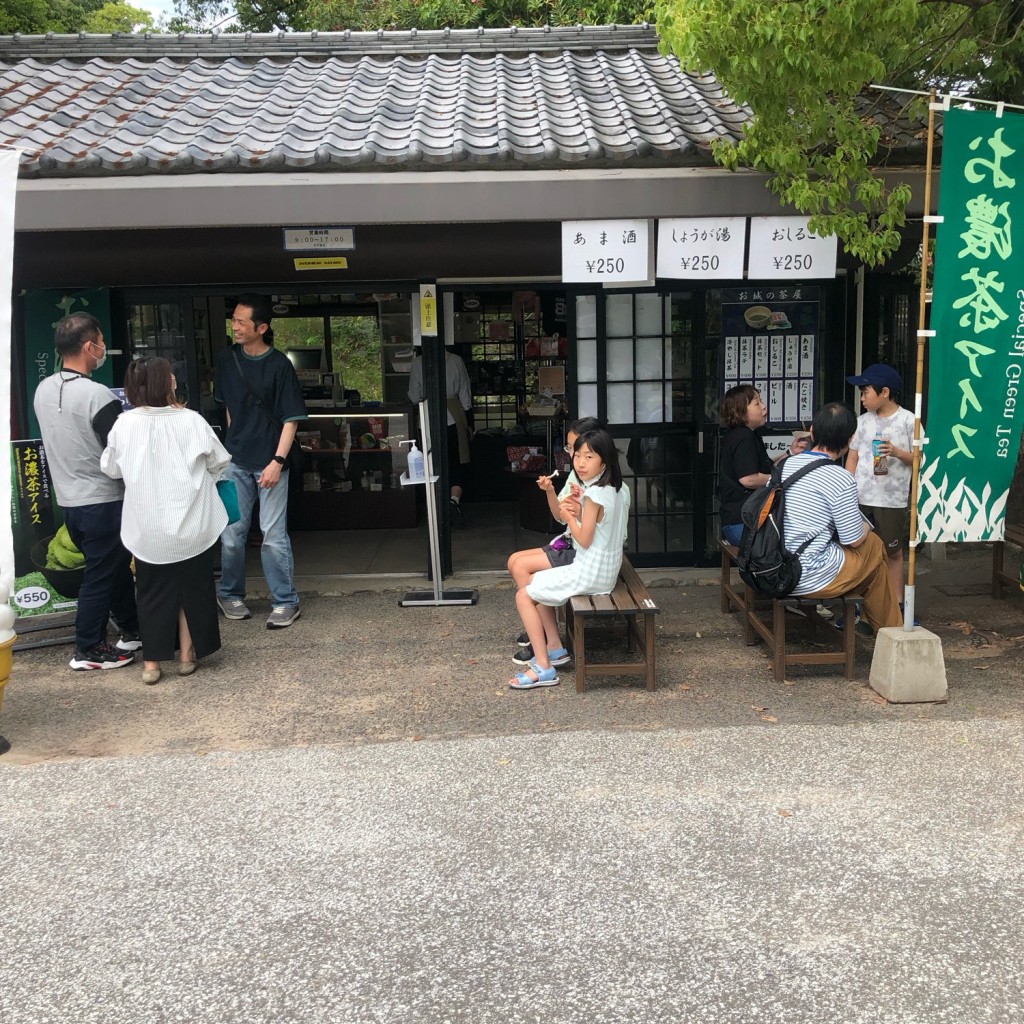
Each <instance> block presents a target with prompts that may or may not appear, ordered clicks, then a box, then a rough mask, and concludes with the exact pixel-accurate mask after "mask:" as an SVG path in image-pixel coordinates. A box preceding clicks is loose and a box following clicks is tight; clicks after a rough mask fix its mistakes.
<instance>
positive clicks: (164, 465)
mask: <svg viewBox="0 0 1024 1024" xmlns="http://www.w3.org/2000/svg"><path fill="white" fill-rule="evenodd" d="M230 461H231V456H230V455H228V453H227V450H226V449H225V448H224V446H223V445H222V444H221V443H220V441H218V440H217V435H216V434H214V432H213V430H212V428H211V427H210V425H209V423H207V422H206V420H204V419H203V417H202V416H200V415H199V414H198V413H196V412H192V411H190V410H189V409H175V408H171V407H169V406H168V407H165V408H148V407H147V408H142V409H132V410H131V411H130V412H126V413H124V414H123V415H121V416H119V417H118V418H117V422H116V423H115V424H114V426H113V428H112V429H111V431H110V436H109V437H108V438H107V447H106V449H105V450H104V452H103V455H102V457H101V459H100V466H101V468H102V469H103V472H104V473H106V474H107V476H110V477H113V478H114V479H115V480H116V479H122V480H124V514H123V516H122V519H121V540H122V542H123V543H124V546H125V547H126V548H127V549H128V550H129V551H130V552H131V553H132V554H133V555H136V556H137V557H138V558H141V559H142V561H144V562H149V563H150V564H152V565H167V564H168V563H170V562H181V561H184V560H185V559H186V558H194V557H195V556H196V555H198V554H200V553H201V552H203V551H205V550H206V549H207V548H209V547H210V546H211V545H213V543H214V542H215V541H216V540H217V538H218V537H219V536H220V535H221V532H222V531H223V529H224V527H225V526H227V524H228V514H227V512H226V511H225V509H224V503H223V502H222V501H221V500H220V495H218V494H217V486H216V482H217V480H218V478H219V477H220V476H221V474H222V472H223V470H224V469H225V468H226V467H227V465H228V463H229V462H230Z"/></svg>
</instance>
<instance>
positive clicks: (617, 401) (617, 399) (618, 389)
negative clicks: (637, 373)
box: [580, 384, 636, 423]
mask: <svg viewBox="0 0 1024 1024" xmlns="http://www.w3.org/2000/svg"><path fill="white" fill-rule="evenodd" d="M607 387H608V422H609V423H635V422H636V420H635V419H634V418H633V385H632V384H609V385H607ZM581 390H582V388H581ZM595 404H596V403H595ZM580 415H581V416H582V415H589V416H594V415H596V412H594V413H587V414H584V412H583V410H582V408H581V409H580Z"/></svg>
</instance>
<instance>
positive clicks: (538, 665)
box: [509, 430, 626, 690]
mask: <svg viewBox="0 0 1024 1024" xmlns="http://www.w3.org/2000/svg"><path fill="white" fill-rule="evenodd" d="M572 463H573V469H575V471H576V476H577V477H579V479H580V480H581V481H583V486H582V487H576V488H574V490H573V492H572V493H571V494H570V495H569V496H568V497H567V498H566V499H565V500H563V501H562V503H561V505H560V506H559V518H561V519H563V520H564V521H565V523H566V525H567V526H568V527H569V532H570V533H571V534H572V539H573V547H574V548H575V549H576V557H575V558H574V559H573V561H572V563H571V564H570V565H561V566H556V567H554V568H551V569H544V570H542V571H541V572H538V573H536V574H535V575H534V577H533V580H532V581H531V582H530V583H529V584H528V585H527V586H526V587H524V588H523V589H521V590H519V591H518V592H517V593H516V607H517V609H518V610H519V617H520V618H521V619H522V620H523V626H524V627H525V629H526V632H527V634H528V636H529V638H530V644H531V646H532V647H533V650H534V652H535V656H534V659H533V661H532V662H531V663H530V666H529V668H528V669H527V670H526V671H525V672H520V673H518V674H517V675H516V677H515V678H514V679H512V680H510V681H509V686H511V687H512V689H514V690H532V689H534V688H536V687H538V686H556V685H558V672H557V671H556V670H555V669H554V668H553V667H552V665H551V660H550V658H549V657H548V644H547V638H548V637H558V625H557V623H556V621H555V608H557V607H558V606H559V605H562V604H565V602H566V601H568V600H569V598H570V597H576V596H577V595H579V594H610V593H611V592H612V590H614V588H615V581H616V580H617V579H618V576H619V568H620V566H621V565H622V536H623V518H624V517H625V514H626V512H625V502H624V501H623V494H622V471H621V470H620V469H619V457H618V450H617V449H616V447H615V442H614V441H613V440H612V438H611V435H610V434H609V433H608V431H606V430H588V431H585V432H584V433H582V434H580V436H579V437H578V438H577V439H576V444H575V446H574V449H573V456H572Z"/></svg>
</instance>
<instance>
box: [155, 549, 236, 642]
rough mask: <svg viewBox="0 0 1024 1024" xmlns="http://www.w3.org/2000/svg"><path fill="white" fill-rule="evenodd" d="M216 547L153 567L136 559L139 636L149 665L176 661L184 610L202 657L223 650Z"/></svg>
mask: <svg viewBox="0 0 1024 1024" xmlns="http://www.w3.org/2000/svg"><path fill="white" fill-rule="evenodd" d="M216 546H217V544H216V543H214V544H213V545H211V546H210V547H209V548H207V550H206V551H203V552H202V553H201V554H198V555H195V556H193V557H192V558H187V559H185V561H183V562H170V563H168V564H166V565H153V564H152V563H151V562H143V561H142V559H140V558H136V559H135V587H136V598H137V601H138V605H139V637H140V639H141V640H142V657H143V659H144V660H145V661H171V660H172V659H173V658H174V652H175V651H176V650H177V649H178V611H179V609H182V608H184V609H185V621H186V622H187V623H188V630H189V633H191V634H192V646H193V647H194V648H195V652H196V654H195V656H196V658H205V657H206V656H207V655H209V654H213V653H214V651H219V650H220V623H219V621H218V619H217V594H216V591H215V590H214V583H213V566H214V554H215V551H214V549H215V548H216Z"/></svg>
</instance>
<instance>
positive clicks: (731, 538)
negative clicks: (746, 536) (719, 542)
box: [722, 523, 743, 546]
mask: <svg viewBox="0 0 1024 1024" xmlns="http://www.w3.org/2000/svg"><path fill="white" fill-rule="evenodd" d="M742 535H743V524H742V523H733V525H731V526H723V527H722V536H723V537H724V538H725V542H726V544H735V545H737V546H739V543H740V537H741V536H742Z"/></svg>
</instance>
